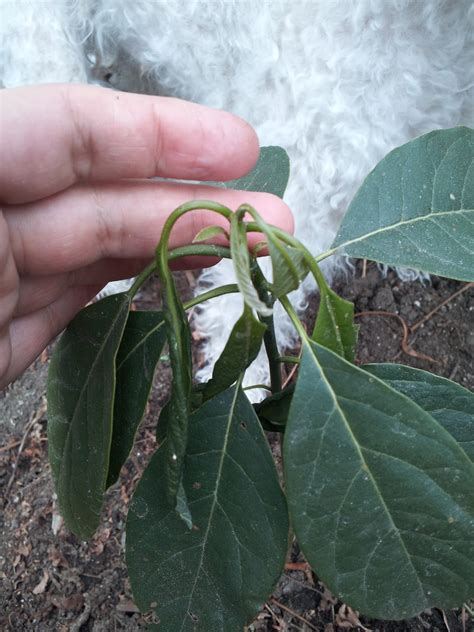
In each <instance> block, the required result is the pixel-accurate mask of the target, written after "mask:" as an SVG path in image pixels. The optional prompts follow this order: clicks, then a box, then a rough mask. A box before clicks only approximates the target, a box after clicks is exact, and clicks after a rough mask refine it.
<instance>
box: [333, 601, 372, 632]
mask: <svg viewBox="0 0 474 632" xmlns="http://www.w3.org/2000/svg"><path fill="white" fill-rule="evenodd" d="M336 625H338V626H339V627H340V628H361V629H362V630H364V631H365V632H371V630H370V628H366V627H365V626H363V625H362V623H361V622H360V620H359V613H358V612H357V610H352V608H350V607H349V606H347V605H346V604H344V603H343V604H342V606H341V607H340V608H339V611H338V613H337V615H336Z"/></svg>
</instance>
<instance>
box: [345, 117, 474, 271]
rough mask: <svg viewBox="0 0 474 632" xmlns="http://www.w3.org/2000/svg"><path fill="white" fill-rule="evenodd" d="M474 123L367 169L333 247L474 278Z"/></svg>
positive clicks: (417, 143) (439, 134)
mask: <svg viewBox="0 0 474 632" xmlns="http://www.w3.org/2000/svg"><path fill="white" fill-rule="evenodd" d="M473 157H474V130H472V129H469V128H466V127H456V128H454V129H448V130H438V131H435V132H430V133H429V134H425V135H424V136H421V137H420V138H417V139H415V140H413V141H411V142H410V143H407V144H406V145H402V146H401V147H398V148H397V149H394V150H393V151H392V152H390V153H389V154H388V156H386V157H385V158H384V159H383V160H382V161H381V162H380V163H379V164H378V165H377V166H376V167H375V169H374V170H373V171H372V173H370V174H369V176H368V177H367V178H366V180H365V182H364V183H363V185H362V186H361V188H360V189H359V191H358V192H357V195H356V196H355V198H354V200H353V201H352V203H351V204H350V206H349V209H348V211H347V213H346V216H345V217H344V219H343V222H342V224H341V227H340V229H339V232H338V235H337V237H336V239H335V241H334V244H333V247H334V248H337V249H338V250H339V251H340V252H341V253H344V254H347V255H349V256H351V257H363V258H367V259H373V260H375V261H381V262H383V263H387V264H390V265H396V266H407V267H411V268H415V269H417V270H424V271H425V272H431V273H433V274H439V275H441V276H447V277H451V278H453V279H460V280H464V281H473V280H474V162H473Z"/></svg>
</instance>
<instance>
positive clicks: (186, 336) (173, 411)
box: [162, 277, 192, 504]
mask: <svg viewBox="0 0 474 632" xmlns="http://www.w3.org/2000/svg"><path fill="white" fill-rule="evenodd" d="M162 279H163V277H162ZM168 283H169V287H168V291H167V292H166V293H165V294H164V296H163V314H164V316H165V321H166V324H167V328H166V329H167V337H168V346H169V351H170V364H171V369H172V371H173V378H172V382H171V396H170V399H169V401H168V403H167V404H166V407H165V409H163V411H162V415H163V413H164V415H163V416H165V418H166V437H167V441H166V450H167V458H166V465H165V471H166V481H167V484H166V488H167V493H168V500H169V501H170V502H171V503H174V504H176V502H177V494H178V489H179V485H180V483H181V475H182V469H183V459H184V454H185V452H186V444H187V441H188V418H189V412H190V398H191V385H192V355H191V332H190V330H189V323H188V319H187V317H186V313H185V311H184V309H183V306H182V303H181V301H180V299H179V296H178V294H177V292H176V287H175V285H174V282H173V280H172V279H170V280H169V281H168Z"/></svg>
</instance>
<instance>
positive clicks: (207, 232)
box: [193, 226, 229, 244]
mask: <svg viewBox="0 0 474 632" xmlns="http://www.w3.org/2000/svg"><path fill="white" fill-rule="evenodd" d="M220 235H223V236H224V237H225V238H226V239H229V233H228V232H227V231H226V230H225V228H222V226H206V227H205V228H203V229H202V230H200V231H199V232H198V234H197V235H196V237H195V238H194V239H193V244H196V243H198V242H200V241H206V240H207V239H212V238H213V237H217V236H220Z"/></svg>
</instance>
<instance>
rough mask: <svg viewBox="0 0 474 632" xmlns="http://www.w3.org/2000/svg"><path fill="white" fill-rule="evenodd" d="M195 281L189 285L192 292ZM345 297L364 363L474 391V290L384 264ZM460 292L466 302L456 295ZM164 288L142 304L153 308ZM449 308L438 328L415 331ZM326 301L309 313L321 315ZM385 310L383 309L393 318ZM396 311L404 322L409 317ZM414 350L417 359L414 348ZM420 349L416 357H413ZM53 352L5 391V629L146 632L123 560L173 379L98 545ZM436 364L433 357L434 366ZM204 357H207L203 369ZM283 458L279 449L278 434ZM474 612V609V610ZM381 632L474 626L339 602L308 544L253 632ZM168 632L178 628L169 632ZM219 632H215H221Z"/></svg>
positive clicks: (0, 539)
mask: <svg viewBox="0 0 474 632" xmlns="http://www.w3.org/2000/svg"><path fill="white" fill-rule="evenodd" d="M192 281H193V277H192V275H190V274H189V273H188V274H187V275H181V282H180V285H181V289H182V290H183V289H184V291H185V292H188V293H189V291H190V290H189V282H191V284H192ZM336 289H337V290H338V291H339V293H341V294H342V295H343V296H344V297H345V298H348V299H349V300H352V301H354V302H355V305H356V312H359V313H360V312H367V311H370V312H372V315H370V316H360V317H358V322H359V324H360V325H361V328H360V335H359V344H358V350H357V361H358V362H360V363H365V362H383V361H394V362H402V363H404V364H409V365H412V366H415V367H418V368H423V369H428V370H431V371H433V372H434V373H437V374H439V375H443V376H446V377H449V378H451V379H453V380H455V381H456V382H458V383H460V384H462V385H463V386H465V387H466V388H470V389H473V390H474V287H473V286H472V285H471V286H470V287H469V288H467V287H466V284H462V283H458V282H455V281H449V280H446V279H439V278H433V279H432V282H431V283H425V284H422V283H420V282H413V283H402V282H401V281H400V280H399V279H398V278H397V277H396V276H395V274H394V273H392V272H389V273H388V276H387V277H383V276H382V275H381V273H380V271H379V270H378V268H377V267H376V266H375V265H374V264H370V263H369V265H368V267H367V270H366V274H365V276H363V270H362V266H361V264H358V265H357V268H356V272H355V277H354V278H352V279H350V280H349V281H345V282H342V281H341V282H340V283H339V284H338V287H336ZM456 292H458V294H457V296H454V297H453V294H455V293H456ZM156 294H157V292H156V287H155V286H153V285H149V286H148V288H147V289H146V290H145V292H144V293H143V294H142V295H141V297H139V300H138V301H137V303H138V305H137V306H138V307H139V308H150V307H151V306H152V304H153V302H154V299H155V298H156ZM443 301H447V303H446V304H445V305H444V306H443V307H441V308H440V309H438V310H437V311H436V312H435V313H434V314H432V315H431V316H430V317H429V318H428V319H427V320H426V322H424V323H423V324H421V325H420V326H418V327H417V328H415V332H414V333H410V332H408V336H407V337H406V339H405V342H404V343H403V342H402V341H403V327H404V323H405V325H406V326H408V327H413V325H414V324H416V323H417V322H419V321H420V320H421V319H422V318H424V317H426V316H427V315H428V314H429V313H430V312H431V311H432V310H434V309H435V308H436V307H438V306H439V305H440V304H442V303H443ZM314 307H315V303H314V304H313V305H311V306H310V309H309V311H310V312H311V311H313V312H314ZM381 312H383V313H381ZM394 315H398V317H399V318H397V317H395V316H394ZM403 347H404V349H405V351H404V350H403ZM407 352H408V353H407ZM49 354H50V350H49V351H48V352H45V353H44V354H43V355H42V357H41V358H39V359H38V360H37V361H36V363H35V364H34V366H33V367H31V368H30V369H29V370H28V371H27V372H26V373H25V374H24V375H23V376H22V377H21V378H19V379H18V380H17V381H16V382H15V383H14V384H13V385H11V386H10V387H9V388H8V389H7V390H6V391H5V392H3V393H0V433H1V436H2V442H1V443H2V445H1V447H0V486H1V488H2V490H3V491H2V497H4V506H3V513H2V514H0V582H1V594H0V630H5V631H7V630H8V631H20V630H21V631H22V630H28V631H31V632H66V631H71V632H78V631H79V630H82V631H83V632H86V631H91V632H109V631H115V630H128V631H135V630H141V629H145V627H146V620H145V618H144V617H143V616H142V615H141V614H140V613H139V612H138V610H137V608H136V607H135V605H134V603H133V599H132V596H131V593H130V585H129V582H128V579H127V571H126V568H125V565H124V559H123V547H122V545H123V540H124V524H125V518H126V511H127V505H128V502H129V499H130V497H131V495H132V493H133V489H134V487H135V484H136V482H137V480H138V478H139V477H140V473H141V472H142V470H143V468H144V466H145V465H146V462H147V460H148V459H149V457H150V456H151V454H152V453H153V451H154V449H155V447H156V446H155V439H154V432H153V427H154V423H155V421H156V418H157V413H158V412H159V409H160V407H161V406H162V405H163V403H164V402H165V401H166V398H167V391H168V387H169V381H170V375H169V368H168V366H167V361H166V356H164V358H163V364H162V369H161V370H160V371H159V372H157V375H156V378H155V384H154V389H153V392H152V396H151V400H150V403H149V408H148V412H147V415H146V418H145V420H144V423H143V424H142V427H141V431H140V434H139V437H138V440H137V443H136V446H135V449H134V451H133V454H132V456H131V458H130V459H129V461H128V462H127V464H126V466H125V467H124V469H123V470H122V475H121V477H120V480H119V482H118V484H116V485H115V486H114V487H113V488H112V489H111V490H110V491H109V492H108V494H107V501H106V505H105V509H104V511H103V519H102V523H101V526H100V529H99V531H98V533H97V534H96V536H95V537H94V539H93V540H92V541H91V542H89V543H84V542H81V541H79V540H78V539H77V538H75V536H73V535H72V534H71V533H69V532H68V531H67V530H66V529H64V528H63V527H62V525H61V519H60V517H59V516H58V514H57V513H56V510H55V506H54V500H53V497H54V493H53V488H52V484H51V477H50V471H49V466H48V461H47V439H46V425H47V414H46V405H45V382H46V373H47V366H48V355H49ZM426 356H429V357H430V358H431V359H430V360H429V359H426ZM199 361H200V358H199V357H197V358H196V362H198V363H199ZM270 440H271V442H272V446H273V447H274V452H275V456H276V458H277V460H278V444H277V443H275V442H274V438H273V437H270ZM470 606H471V609H472V606H473V604H472V602H471V604H470ZM348 629H352V630H372V631H374V632H376V631H380V632H395V631H400V632H415V631H416V632H418V631H419V632H422V631H432V632H445V631H447V632H449V631H451V632H461V631H463V632H467V631H469V630H473V629H474V627H473V622H472V620H471V619H470V618H469V616H468V613H467V610H466V609H465V608H462V609H459V610H455V611H454V610H453V611H446V612H443V611H441V610H438V609H432V610H431V611H427V612H425V613H422V614H421V615H420V616H418V617H415V618H413V619H410V620H407V621H399V622H384V621H375V620H370V619H367V618H365V617H362V616H360V618H359V617H358V614H357V613H356V612H354V611H353V610H351V609H350V608H348V607H347V606H346V605H344V604H341V603H339V602H338V601H337V600H336V599H334V597H333V596H332V595H331V594H330V592H329V591H328V590H327V589H326V588H325V587H324V586H323V585H322V584H321V583H320V582H319V581H318V579H317V577H315V576H314V574H313V573H312V572H311V571H310V569H309V568H308V566H307V565H306V564H305V562H304V560H303V558H302V557H301V554H299V552H298V548H297V545H296V544H295V545H294V546H293V550H292V552H291V555H290V556H289V559H288V564H287V566H286V570H285V573H284V575H283V576H282V578H281V581H280V583H279V585H278V587H277V589H276V591H275V593H274V595H273V596H272V597H271V598H270V599H269V600H268V602H267V603H266V604H265V606H264V608H263V610H262V611H261V612H260V614H259V615H258V617H257V619H256V620H255V622H254V623H253V625H252V626H250V627H249V632H250V631H252V632H264V631H266V632H269V631H270V630H273V631H279V632H285V631H288V632H290V631H291V632H294V631H298V630H299V631H303V632H308V631H309V630H318V631H321V632H337V631H338V630H348ZM164 632H166V631H164ZM209 632H211V631H209Z"/></svg>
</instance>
